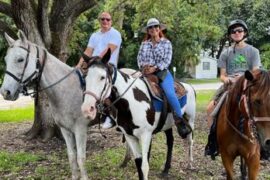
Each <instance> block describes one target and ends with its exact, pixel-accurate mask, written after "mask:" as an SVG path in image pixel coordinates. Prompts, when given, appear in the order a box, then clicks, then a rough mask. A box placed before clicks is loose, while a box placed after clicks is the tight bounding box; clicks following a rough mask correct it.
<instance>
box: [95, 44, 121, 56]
mask: <svg viewBox="0 0 270 180" xmlns="http://www.w3.org/2000/svg"><path fill="white" fill-rule="evenodd" d="M109 48H110V49H111V53H113V51H114V50H115V49H116V48H117V46H116V45H114V44H108V46H107V48H106V49H104V51H102V53H101V54H100V55H99V57H101V58H102V57H103V56H104V55H105V54H106V52H107V50H108V49H109Z"/></svg>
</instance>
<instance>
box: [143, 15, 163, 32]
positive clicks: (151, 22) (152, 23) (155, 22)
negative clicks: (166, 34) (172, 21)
mask: <svg viewBox="0 0 270 180" xmlns="http://www.w3.org/2000/svg"><path fill="white" fill-rule="evenodd" d="M155 25H159V27H160V29H161V30H164V29H166V26H165V24H161V23H160V22H159V20H157V19H156V18H150V19H149V20H148V21H147V25H146V26H145V27H143V28H142V32H143V33H147V28H149V27H151V26H155Z"/></svg>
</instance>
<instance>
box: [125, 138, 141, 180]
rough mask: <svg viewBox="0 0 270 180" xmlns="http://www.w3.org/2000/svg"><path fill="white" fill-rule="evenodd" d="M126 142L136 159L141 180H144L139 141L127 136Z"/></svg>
mask: <svg viewBox="0 0 270 180" xmlns="http://www.w3.org/2000/svg"><path fill="white" fill-rule="evenodd" d="M125 138H126V141H127V143H128V145H129V147H130V149H131V151H132V153H133V155H134V157H135V164H136V167H137V171H138V176H139V180H143V172H142V169H141V167H142V155H141V150H140V146H139V142H138V139H135V138H134V137H132V136H129V135H125Z"/></svg>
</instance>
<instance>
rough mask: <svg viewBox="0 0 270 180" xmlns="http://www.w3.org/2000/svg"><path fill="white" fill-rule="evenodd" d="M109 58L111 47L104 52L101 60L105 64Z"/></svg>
mask: <svg viewBox="0 0 270 180" xmlns="http://www.w3.org/2000/svg"><path fill="white" fill-rule="evenodd" d="M110 58H111V49H110V48H109V49H108V50H107V52H106V54H105V55H104V56H103V57H102V59H101V62H103V63H104V64H107V63H108V62H109V60H110Z"/></svg>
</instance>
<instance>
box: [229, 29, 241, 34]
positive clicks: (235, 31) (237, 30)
mask: <svg viewBox="0 0 270 180" xmlns="http://www.w3.org/2000/svg"><path fill="white" fill-rule="evenodd" d="M242 32H244V29H233V30H231V34H236V33H242Z"/></svg>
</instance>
